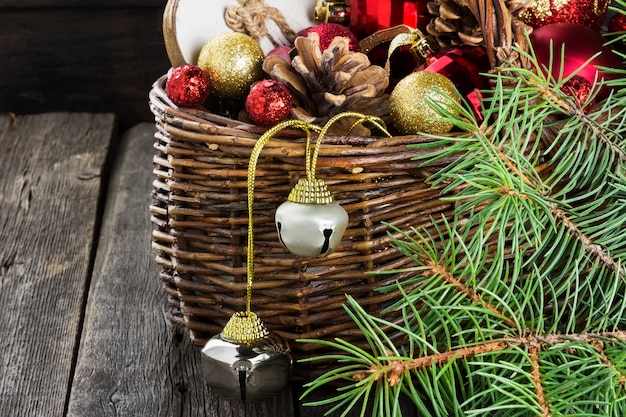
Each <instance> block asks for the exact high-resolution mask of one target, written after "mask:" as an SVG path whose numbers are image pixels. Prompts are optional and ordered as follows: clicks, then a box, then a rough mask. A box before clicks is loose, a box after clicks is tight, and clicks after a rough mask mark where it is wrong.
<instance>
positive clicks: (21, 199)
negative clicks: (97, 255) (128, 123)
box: [0, 113, 115, 417]
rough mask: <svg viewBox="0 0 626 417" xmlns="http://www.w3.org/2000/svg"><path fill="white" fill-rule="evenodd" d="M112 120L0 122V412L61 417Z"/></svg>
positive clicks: (67, 117) (79, 117)
mask: <svg viewBox="0 0 626 417" xmlns="http://www.w3.org/2000/svg"><path fill="white" fill-rule="evenodd" d="M114 125H115V123H114V117H113V116H112V115H90V114H58V113H57V114H45V115H40V116H24V117H18V118H17V119H15V120H12V119H11V118H10V117H9V116H7V115H0V144H1V145H2V152H1V153H0V236H2V238H1V241H2V244H1V245H0V305H1V306H2V310H3V312H2V318H3V319H2V320H1V321H0V375H1V377H0V410H2V412H1V413H2V415H3V416H4V417H12V416H15V417H18V416H47V417H54V416H62V415H63V411H64V406H65V403H66V398H67V390H68V387H69V384H70V379H71V376H72V371H73V360H74V356H75V349H76V344H77V338H76V335H77V333H78V331H79V327H80V323H81V318H82V307H83V304H84V297H85V296H86V292H85V287H86V285H87V282H88V277H89V274H90V268H91V259H92V251H93V248H94V245H93V243H94V242H93V239H94V235H95V230H96V227H97V213H98V201H99V195H100V188H101V187H100V186H101V182H102V181H101V178H102V174H103V168H104V165H105V159H106V155H107V150H108V148H109V144H110V142H111V138H112V135H113V131H114Z"/></svg>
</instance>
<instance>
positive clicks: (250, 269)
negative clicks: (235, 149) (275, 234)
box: [246, 119, 321, 313]
mask: <svg viewBox="0 0 626 417" xmlns="http://www.w3.org/2000/svg"><path fill="white" fill-rule="evenodd" d="M286 128H296V129H301V130H303V131H304V132H305V133H306V135H307V144H308V143H310V141H311V131H317V132H319V131H320V130H321V129H320V128H319V127H318V126H316V125H314V124H311V123H309V122H305V121H303V120H297V119H290V120H286V121H284V122H282V123H279V124H277V125H276V126H273V127H271V128H270V129H268V130H267V131H265V133H264V134H263V135H262V136H261V137H260V138H259V139H258V140H257V142H256V143H255V145H254V148H252V152H251V154H250V161H249V163H248V181H247V187H248V250H247V258H246V260H247V269H246V271H247V283H246V284H247V285H246V312H247V313H250V312H251V308H250V305H251V301H252V280H253V279H254V224H253V223H254V221H253V206H254V180H255V177H256V165H257V162H258V160H259V155H260V154H261V151H262V150H263V147H264V146H265V145H266V144H267V142H269V141H270V139H271V138H272V137H273V136H274V135H275V134H277V133H278V132H280V131H281V130H283V129H286Z"/></svg>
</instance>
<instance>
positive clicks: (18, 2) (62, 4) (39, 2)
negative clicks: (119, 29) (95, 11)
mask: <svg viewBox="0 0 626 417" xmlns="http://www.w3.org/2000/svg"><path fill="white" fill-rule="evenodd" d="M165 3H167V0H2V3H1V4H0V9H8V8H12V7H19V8H33V7H50V8H68V7H86V8H89V7H91V8H93V7H109V8H124V7H130V8H132V7H159V8H161V9H162V8H163V7H164V6H165Z"/></svg>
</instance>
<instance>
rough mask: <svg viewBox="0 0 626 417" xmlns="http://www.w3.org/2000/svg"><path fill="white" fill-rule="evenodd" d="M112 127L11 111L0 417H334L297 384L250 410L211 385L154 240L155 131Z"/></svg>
mask: <svg viewBox="0 0 626 417" xmlns="http://www.w3.org/2000/svg"><path fill="white" fill-rule="evenodd" d="M115 131H116V129H115V121H114V118H113V116H111V115H89V114H67V113H56V114H43V115H39V116H18V117H17V119H15V120H13V119H12V118H11V117H9V116H6V115H4V116H0V144H2V148H3V153H1V154H0V236H1V238H2V240H1V241H2V244H1V245H0V305H2V307H3V310H4V312H3V318H4V320H2V321H0V415H1V416H2V417H23V416H28V417H30V416H37V417H39V416H41V417H66V416H71V417H82V416H89V417H100V416H102V417H104V416H137V417H158V416H172V417H178V416H181V417H182V416H186V417H198V416H204V417H218V416H219V417H314V416H321V415H323V414H324V412H325V411H327V410H328V409H329V407H319V408H311V407H303V406H302V405H300V403H299V402H298V396H299V395H300V393H301V392H302V390H301V387H298V386H296V385H292V386H290V387H287V388H286V389H285V390H284V391H283V392H282V393H280V394H279V395H278V396H276V397H275V398H273V399H271V400H269V401H267V402H264V403H260V404H248V405H245V406H244V405H242V404H240V403H235V402H228V401H226V400H223V399H222V398H220V397H218V396H217V395H216V394H214V393H213V392H212V390H211V389H209V388H207V386H206V384H205V382H204V379H203V377H202V375H201V371H200V352H199V350H198V349H197V348H196V347H194V346H193V345H192V344H191V342H190V339H189V337H188V335H187V334H186V331H185V330H184V329H183V328H181V327H178V326H175V325H173V324H172V323H171V322H170V320H169V318H168V310H167V308H168V307H167V301H166V299H165V296H164V294H163V293H162V290H161V283H160V281H159V279H158V269H157V266H156V264H155V262H154V255H155V254H154V253H153V252H152V249H151V245H150V243H151V242H150V231H151V228H152V226H151V224H150V217H149V211H148V206H149V204H150V202H151V190H152V162H151V159H152V156H153V153H154V151H153V148H152V145H153V141H154V140H153V134H154V125H153V124H152V123H143V124H140V125H138V126H136V127H134V128H133V129H132V130H130V131H129V132H128V133H127V134H125V135H123V137H122V139H121V140H116V139H115V138H114V136H116V134H115ZM118 143H119V147H116V146H113V145H111V146H110V144H118ZM108 150H110V151H111V152H110V154H109V155H108V156H107V151H108ZM109 160H111V161H113V160H114V161H115V162H114V163H112V164H109V163H108V162H107V161H109ZM105 186H106V187H105ZM329 390H330V389H329ZM329 390H324V391H321V392H319V393H316V395H315V396H312V397H311V398H308V399H307V400H315V399H320V398H324V397H327V396H328V395H329ZM407 410H408V412H407V413H406V414H405V415H407V416H409V415H415V414H414V413H413V411H412V409H411V408H410V407H408V408H407ZM338 415H339V413H335V414H333V416H338ZM358 415H359V413H358V410H353V411H352V412H351V413H350V414H348V416H349V417H355V416H358Z"/></svg>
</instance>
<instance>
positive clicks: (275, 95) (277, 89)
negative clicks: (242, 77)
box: [246, 80, 292, 126]
mask: <svg viewBox="0 0 626 417" xmlns="http://www.w3.org/2000/svg"><path fill="white" fill-rule="evenodd" d="M291 102H292V97H291V93H290V92H289V90H287V87H285V86H284V85H282V84H281V83H279V82H278V81H275V80H262V81H259V82H258V83H256V84H255V85H254V86H253V87H252V88H251V89H250V94H248V97H247V98H246V112H248V115H249V116H250V119H252V121H253V122H254V123H256V124H258V125H260V126H273V125H275V124H276V123H279V122H281V121H283V120H285V118H286V117H287V116H288V115H289V113H290V112H291Z"/></svg>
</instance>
